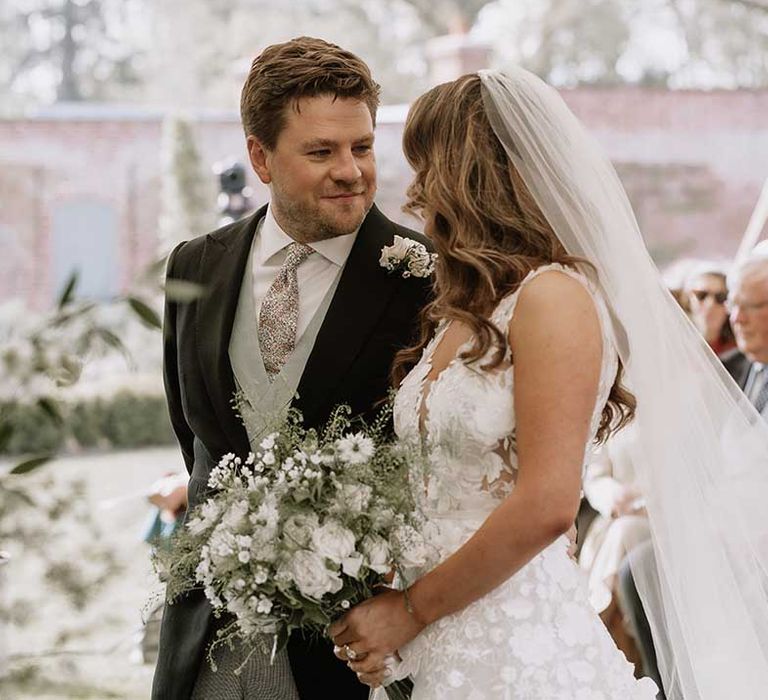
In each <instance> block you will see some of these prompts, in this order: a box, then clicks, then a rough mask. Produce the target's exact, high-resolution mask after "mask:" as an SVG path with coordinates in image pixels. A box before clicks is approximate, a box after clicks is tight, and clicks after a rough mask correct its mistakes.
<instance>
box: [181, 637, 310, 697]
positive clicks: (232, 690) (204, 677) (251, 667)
mask: <svg viewBox="0 0 768 700" xmlns="http://www.w3.org/2000/svg"><path fill="white" fill-rule="evenodd" d="M270 641H271V640H270ZM247 655H248V652H247V651H246V650H245V649H244V648H243V647H242V646H241V645H239V644H235V645H234V648H232V649H230V648H229V646H228V645H226V644H222V645H220V646H219V647H217V648H216V649H214V651H213V658H214V660H215V661H216V666H217V670H216V671H215V672H214V671H213V669H212V668H211V664H210V663H209V661H208V658H207V655H206V659H205V662H204V664H203V666H202V668H201V669H200V672H199V673H198V676H197V682H196V683H195V688H194V690H193V691H192V700H299V693H298V691H297V690H296V684H295V683H294V682H293V674H292V673H291V665H290V662H289V660H288V651H287V650H286V649H283V651H281V652H280V653H279V654H277V655H276V656H275V661H274V663H273V664H270V663H269V658H270V655H269V654H268V653H264V652H262V651H261V650H260V649H256V650H255V651H254V652H253V653H252V654H251V656H250V658H249V659H248V661H247V662H246V664H245V666H243V668H242V670H241V671H240V673H239V675H236V674H235V671H236V669H237V668H238V667H239V666H240V665H241V664H242V663H243V661H245V659H246V656H247Z"/></svg>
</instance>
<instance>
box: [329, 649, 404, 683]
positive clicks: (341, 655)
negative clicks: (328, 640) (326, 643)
mask: <svg viewBox="0 0 768 700" xmlns="http://www.w3.org/2000/svg"><path fill="white" fill-rule="evenodd" d="M333 653H334V654H335V655H336V658H338V659H341V660H342V661H346V662H347V666H349V668H350V669H351V670H352V671H354V672H355V673H356V674H357V680H359V681H360V682H361V683H363V684H365V685H368V686H370V687H371V688H378V687H379V686H380V685H384V683H385V682H386V680H387V679H388V678H389V677H390V676H391V675H392V668H393V667H394V666H395V665H396V664H397V662H398V660H399V659H398V658H397V657H395V656H387V657H385V658H384V659H383V660H382V662H381V665H380V666H379V667H378V668H375V669H373V670H371V671H368V672H365V671H362V670H359V668H361V667H362V666H363V665H364V664H363V659H362V657H361V658H360V659H359V661H358V662H354V661H350V659H349V657H348V656H347V651H346V649H345V648H344V647H336V646H335V647H333ZM367 667H368V668H372V665H371V666H367Z"/></svg>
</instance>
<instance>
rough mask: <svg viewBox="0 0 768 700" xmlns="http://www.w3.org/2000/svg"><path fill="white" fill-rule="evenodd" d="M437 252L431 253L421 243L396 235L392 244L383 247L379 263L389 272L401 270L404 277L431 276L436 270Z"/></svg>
mask: <svg viewBox="0 0 768 700" xmlns="http://www.w3.org/2000/svg"><path fill="white" fill-rule="evenodd" d="M435 260H437V253H430V252H429V251H428V250H427V249H426V248H425V247H424V246H423V245H422V244H421V243H419V242H418V241H414V240H412V239H410V238H403V236H395V242H394V243H393V244H392V245H385V246H384V247H383V248H382V249H381V257H380V258H379V265H381V266H382V267H383V268H384V269H385V270H387V271H388V272H397V271H399V272H400V273H401V274H402V275H403V277H406V278H407V277H429V276H430V275H431V274H432V273H433V272H434V271H435Z"/></svg>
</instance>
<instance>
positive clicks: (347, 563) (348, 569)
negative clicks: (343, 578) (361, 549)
mask: <svg viewBox="0 0 768 700" xmlns="http://www.w3.org/2000/svg"><path fill="white" fill-rule="evenodd" d="M362 565H363V556H362V554H357V552H355V554H354V556H351V557H347V558H346V559H343V560H342V562H341V570H342V571H343V572H344V573H345V574H346V575H347V576H351V577H352V578H357V575H358V574H359V573H360V567H361V566H362Z"/></svg>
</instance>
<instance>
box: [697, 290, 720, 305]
mask: <svg viewBox="0 0 768 700" xmlns="http://www.w3.org/2000/svg"><path fill="white" fill-rule="evenodd" d="M691 294H693V296H695V297H696V298H697V299H698V300H699V301H704V300H705V299H706V298H707V297H712V298H713V299H714V300H715V303H716V304H719V305H721V306H722V305H723V304H725V302H726V301H727V299H728V292H710V291H709V290H708V289H693V290H691Z"/></svg>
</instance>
